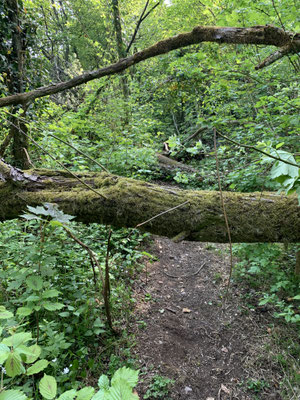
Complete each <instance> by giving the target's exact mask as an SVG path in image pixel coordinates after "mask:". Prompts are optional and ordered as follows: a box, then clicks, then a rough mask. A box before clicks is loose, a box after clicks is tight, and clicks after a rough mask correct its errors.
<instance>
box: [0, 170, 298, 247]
mask: <svg viewBox="0 0 300 400" xmlns="http://www.w3.org/2000/svg"><path fill="white" fill-rule="evenodd" d="M16 175H17V177H16V178H11V180H9V179H6V178H5V177H8V176H9V175H8V172H6V171H4V169H3V173H2V180H6V181H5V182H0V205H1V207H0V220H6V219H12V218H16V217H18V216H19V215H20V214H21V213H22V212H23V211H24V210H26V205H31V206H36V205H41V204H42V203H44V202H50V203H56V204H57V205H58V206H59V208H60V209H62V210H63V211H64V212H65V213H68V214H71V215H75V216H76V218H77V220H78V221H82V222H85V223H90V222H97V223H105V224H111V225H113V226H116V227H136V226H137V225H138V224H140V223H141V222H143V221H146V220H148V219H151V218H152V217H154V216H156V215H158V214H160V213H163V212H164V211H166V210H168V209H170V208H173V207H175V206H177V205H180V204H182V203H185V204H184V205H182V206H180V207H179V208H177V209H175V210H173V211H170V212H167V213H163V215H161V216H159V217H157V218H155V219H152V220H151V221H149V222H148V223H146V224H144V225H142V226H141V229H143V230H145V231H149V232H152V233H154V234H158V235H162V236H168V237H171V238H173V237H175V236H177V235H180V236H181V237H184V239H186V240H195V241H205V242H220V243H224V242H227V241H228V237H227V231H226V226H225V221H224V215H223V212H222V207H221V202H220V195H219V193H218V192H210V191H188V190H180V189H177V188H176V189H174V190H173V189H169V188H164V187H160V186H157V185H154V184H151V183H147V182H142V181H136V180H133V179H127V178H122V177H119V176H114V175H110V174H107V173H81V174H77V176H79V177H80V178H81V179H82V180H84V181H85V183H86V184H88V185H90V186H91V187H92V188H93V189H94V190H97V191H98V192H100V193H101V196H99V195H98V194H97V193H95V191H92V190H89V189H88V188H87V187H86V186H83V185H82V183H80V182H78V180H77V179H76V178H74V176H71V175H70V174H68V173H66V172H63V171H50V170H35V171H27V174H24V177H23V178H22V174H19V173H16ZM224 198H225V207H226V210H227V214H228V220H229V224H230V230H231V236H232V241H233V242H286V241H288V242H300V230H299V226H300V207H299V206H298V202H297V198H296V197H292V196H289V197H287V196H281V195H276V194H274V193H263V194H261V193H230V192H224Z"/></svg>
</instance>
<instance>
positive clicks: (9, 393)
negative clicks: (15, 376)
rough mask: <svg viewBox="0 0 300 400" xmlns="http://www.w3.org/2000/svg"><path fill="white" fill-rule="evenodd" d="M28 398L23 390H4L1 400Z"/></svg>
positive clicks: (24, 399) (0, 394) (22, 399)
mask: <svg viewBox="0 0 300 400" xmlns="http://www.w3.org/2000/svg"><path fill="white" fill-rule="evenodd" d="M27 398H28V397H27V396H26V395H25V394H24V393H23V392H21V390H4V391H3V392H1V393H0V400H26V399H27Z"/></svg>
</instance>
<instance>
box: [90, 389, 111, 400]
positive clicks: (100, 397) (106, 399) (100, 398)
mask: <svg viewBox="0 0 300 400" xmlns="http://www.w3.org/2000/svg"><path fill="white" fill-rule="evenodd" d="M92 400H110V395H109V393H108V391H107V390H99V392H97V393H96V394H94V396H93V397H92Z"/></svg>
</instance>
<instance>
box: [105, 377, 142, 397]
mask: <svg viewBox="0 0 300 400" xmlns="http://www.w3.org/2000/svg"><path fill="white" fill-rule="evenodd" d="M109 395H110V396H109V399H111V400H138V397H137V395H135V394H133V393H132V388H130V387H129V386H128V384H127V382H125V381H124V380H123V379H121V380H119V381H118V382H117V383H116V384H115V385H114V386H112V387H111V388H110V389H109Z"/></svg>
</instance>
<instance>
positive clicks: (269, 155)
mask: <svg viewBox="0 0 300 400" xmlns="http://www.w3.org/2000/svg"><path fill="white" fill-rule="evenodd" d="M218 135H220V136H222V138H224V139H225V140H228V142H231V143H233V144H235V145H237V146H239V147H244V148H245V149H251V150H254V151H257V152H258V153H261V154H264V155H265V156H267V157H270V158H273V160H276V161H280V162H283V163H285V164H289V165H292V166H293V167H297V168H300V165H298V164H295V163H293V162H291V161H288V160H283V159H282V158H280V157H276V156H272V155H271V154H269V153H267V152H265V151H263V150H260V149H258V148H257V147H255V146H250V145H248V144H242V143H239V142H236V141H235V140H232V139H229V137H227V136H225V135H223V134H222V133H220V132H219V131H218Z"/></svg>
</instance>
